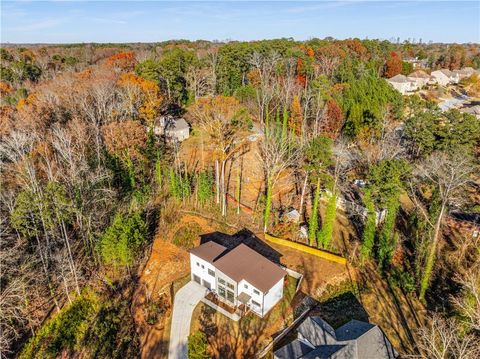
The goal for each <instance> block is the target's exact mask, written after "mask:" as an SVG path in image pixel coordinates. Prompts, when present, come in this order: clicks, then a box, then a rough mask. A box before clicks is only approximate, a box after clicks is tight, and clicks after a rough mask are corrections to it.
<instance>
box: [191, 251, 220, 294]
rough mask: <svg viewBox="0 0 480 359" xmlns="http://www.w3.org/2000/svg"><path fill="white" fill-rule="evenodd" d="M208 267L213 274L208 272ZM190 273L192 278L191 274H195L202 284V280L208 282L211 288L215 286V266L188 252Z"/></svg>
mask: <svg viewBox="0 0 480 359" xmlns="http://www.w3.org/2000/svg"><path fill="white" fill-rule="evenodd" d="M209 269H210V270H211V271H213V273H214V275H213V276H212V275H210V274H209V273H208V270H209ZM190 273H191V277H192V280H195V279H194V277H193V276H194V275H197V276H198V277H199V278H200V280H201V284H202V285H203V284H204V281H206V282H208V283H210V286H211V288H212V289H215V288H216V287H217V285H216V283H215V267H214V266H213V265H212V264H210V263H208V262H207V261H204V260H203V259H201V258H199V257H197V256H196V255H194V254H192V253H190Z"/></svg>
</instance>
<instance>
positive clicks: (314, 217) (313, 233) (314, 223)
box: [308, 178, 320, 246]
mask: <svg viewBox="0 0 480 359" xmlns="http://www.w3.org/2000/svg"><path fill="white" fill-rule="evenodd" d="M319 202H320V178H318V179H317V187H316V188H315V196H314V199H313V207H312V213H311V214H310V224H309V226H308V240H309V243H310V246H314V245H315V239H316V237H317V230H318V203H319Z"/></svg>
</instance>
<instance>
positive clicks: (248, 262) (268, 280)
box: [207, 242, 286, 293]
mask: <svg viewBox="0 0 480 359" xmlns="http://www.w3.org/2000/svg"><path fill="white" fill-rule="evenodd" d="M207 243H210V242H207ZM214 265H215V268H217V269H218V270H220V271H221V272H222V273H225V274H226V275H227V276H229V277H230V278H231V279H233V280H235V281H236V282H237V283H238V282H240V281H241V280H242V279H244V280H246V281H247V282H248V283H250V284H252V285H253V286H254V287H255V288H257V289H259V290H261V291H262V292H264V293H265V292H266V291H268V290H269V289H270V288H272V287H273V285H275V284H276V283H278V281H279V280H280V279H282V278H283V277H285V275H286V272H285V270H283V269H282V268H280V266H278V265H276V264H275V263H273V262H271V261H269V260H268V259H267V258H265V257H264V256H262V255H261V254H260V253H258V252H256V251H255V250H253V249H251V248H250V247H248V246H246V245H245V244H243V243H242V244H239V245H238V246H237V247H235V248H233V249H232V250H231V251H230V252H227V253H226V254H224V255H223V256H221V257H220V258H218V259H217V260H215V263H214Z"/></svg>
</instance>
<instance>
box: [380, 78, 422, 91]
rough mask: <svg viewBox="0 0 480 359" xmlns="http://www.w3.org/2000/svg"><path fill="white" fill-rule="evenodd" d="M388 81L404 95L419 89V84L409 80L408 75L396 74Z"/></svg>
mask: <svg viewBox="0 0 480 359" xmlns="http://www.w3.org/2000/svg"><path fill="white" fill-rule="evenodd" d="M387 81H388V83H389V84H390V85H392V86H393V88H394V89H395V90H397V91H398V92H400V93H401V94H402V95H405V94H407V93H408V92H412V91H415V90H417V88H418V87H417V85H416V84H415V83H414V82H413V81H411V80H409V79H408V78H407V77H406V76H404V75H400V74H398V75H395V76H393V77H392V78H389V79H388V80H387Z"/></svg>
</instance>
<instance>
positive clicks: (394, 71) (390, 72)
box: [384, 52, 402, 78]
mask: <svg viewBox="0 0 480 359" xmlns="http://www.w3.org/2000/svg"><path fill="white" fill-rule="evenodd" d="M401 72H402V58H401V56H400V54H398V53H397V52H392V53H390V57H389V58H388V60H387V62H386V64H385V72H384V75H385V77H386V78H391V77H393V76H395V75H398V74H399V73H401Z"/></svg>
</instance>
